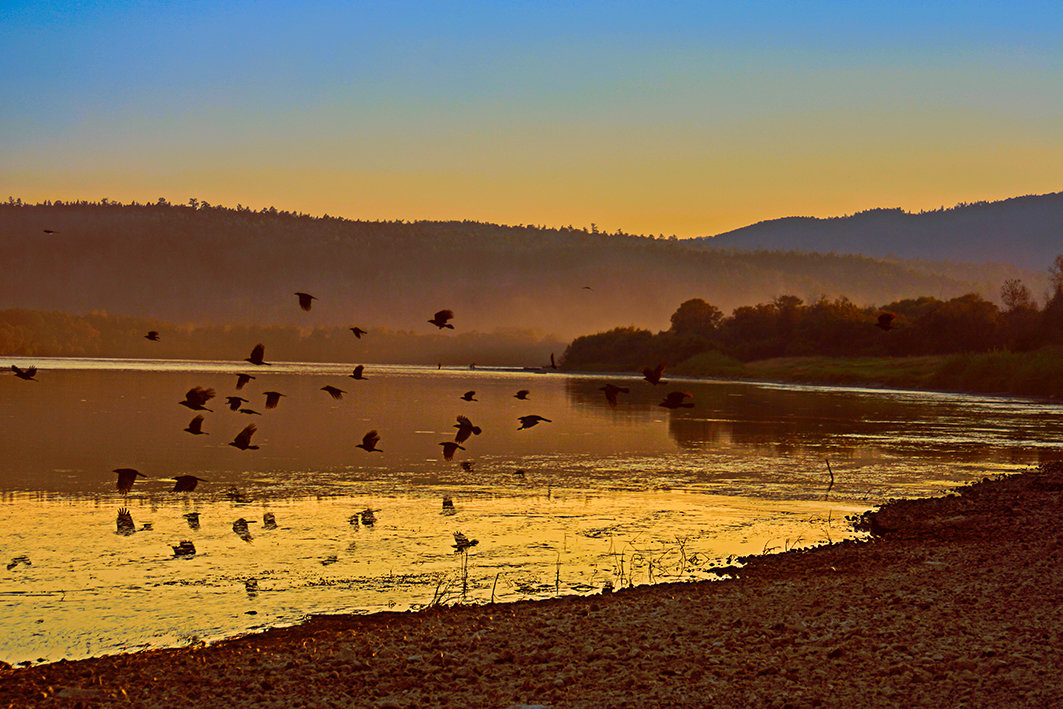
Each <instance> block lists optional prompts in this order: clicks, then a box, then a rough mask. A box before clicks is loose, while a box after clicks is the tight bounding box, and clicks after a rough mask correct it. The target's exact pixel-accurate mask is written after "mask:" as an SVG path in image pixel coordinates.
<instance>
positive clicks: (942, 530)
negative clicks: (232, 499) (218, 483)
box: [0, 463, 1063, 708]
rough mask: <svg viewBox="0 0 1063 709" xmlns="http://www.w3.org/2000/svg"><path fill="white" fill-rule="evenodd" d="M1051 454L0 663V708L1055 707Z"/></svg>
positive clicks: (1062, 639)
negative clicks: (476, 574) (843, 528)
mask: <svg viewBox="0 0 1063 709" xmlns="http://www.w3.org/2000/svg"><path fill="white" fill-rule="evenodd" d="M1061 504H1063V464H1059V463H1051V464H1045V465H1042V466H1040V467H1038V468H1035V469H1031V470H1029V471H1027V472H1024V473H1021V474H1017V475H1011V476H1007V477H1001V478H998V479H992V480H990V479H986V480H983V481H981V482H978V483H974V484H972V485H969V486H965V487H962V488H959V489H957V490H955V491H954V492H950V493H949V494H947V495H945V496H941V497H935V498H928V499H921V500H899V501H893V502H889V503H887V504H885V505H883V506H882V507H881V508H880V509H878V510H877V511H873V512H871V513H868V514H867V515H865V516H864V518H862V520H860V521H859V522H858V523H857V524H858V527H863V528H864V529H865V530H866V531H868V532H869V533H870V537H869V538H868V539H866V540H849V541H844V542H838V543H835V544H830V545H826V544H825V545H822V546H818V547H814V548H811V549H805V550H797V551H789V552H785V553H779V554H773V555H767V556H756V557H749V558H746V559H744V560H743V563H741V564H738V565H735V566H733V567H726V568H720V569H718V573H719V576H720V580H719V581H710V582H696V583H679V584H660V585H655V586H641V587H635V588H625V589H620V590H617V591H616V592H613V593H609V594H603V595H600V596H593V597H562V598H557V599H553V600H547V601H528V602H517V603H509V604H493V605H492V604H488V605H476V606H446V607H439V606H437V607H432V608H429V609H426V610H424V611H420V612H415V613H414V612H407V613H376V614H372V615H344V616H314V617H311V618H309V619H308V620H307V621H306V622H304V623H302V624H300V625H297V626H294V627H288V628H277V629H273V630H269V631H267V632H264V633H260V634H255V635H248V636H244V637H240V638H236V639H232V640H226V641H222V642H218V643H216V644H213V645H209V646H199V647H185V648H179V649H169V650H155V651H148V652H141V653H135V654H128V655H115V656H105V657H100V658H94V659H88V660H80V661H74V662H68V661H61V662H55V663H51V664H45V665H39V666H31V667H24V668H12V667H3V668H2V669H0V706H9V707H37V706H40V707H53V706H54V707H96V706H143V707H151V706H165V705H171V706H189V705H200V706H218V705H228V706H234V707H322V706H357V707H381V708H383V707H499V708H501V707H530V706H549V707H629V706H637V707H699V706H712V705H717V706H769V707H806V706H807V707H814V706H825V705H870V706H891V705H898V704H901V703H906V704H910V705H913V706H930V705H935V706H945V707H951V706H971V707H977V706H996V707H1006V706H1016V707H1019V706H1021V707H1028V706H1054V705H1058V702H1059V701H1060V700H1061V699H1063V676H1061V674H1060V673H1059V672H1058V668H1059V667H1060V665H1061V663H1063V568H1061V566H1060V563H1059V562H1060V560H1061V558H1063V543H1061V542H1063V539H1061V537H1063V535H1061V531H1060V530H1061V527H1060V518H1061V513H1060V508H1061Z"/></svg>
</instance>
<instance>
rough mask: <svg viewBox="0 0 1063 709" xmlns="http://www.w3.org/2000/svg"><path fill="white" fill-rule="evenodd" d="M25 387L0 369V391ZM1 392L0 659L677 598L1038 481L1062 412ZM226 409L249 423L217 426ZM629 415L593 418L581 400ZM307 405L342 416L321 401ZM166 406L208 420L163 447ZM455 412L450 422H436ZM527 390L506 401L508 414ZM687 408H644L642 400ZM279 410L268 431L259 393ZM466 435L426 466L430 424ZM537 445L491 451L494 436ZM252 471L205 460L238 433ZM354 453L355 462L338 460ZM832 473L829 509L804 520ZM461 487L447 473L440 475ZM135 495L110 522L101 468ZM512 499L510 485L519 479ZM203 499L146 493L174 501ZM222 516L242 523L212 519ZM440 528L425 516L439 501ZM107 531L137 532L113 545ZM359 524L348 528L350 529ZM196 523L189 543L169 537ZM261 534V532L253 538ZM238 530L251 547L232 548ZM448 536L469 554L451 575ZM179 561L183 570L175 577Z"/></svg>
mask: <svg viewBox="0 0 1063 709" xmlns="http://www.w3.org/2000/svg"><path fill="white" fill-rule="evenodd" d="M12 363H15V364H19V365H28V364H32V363H33V362H29V361H26V360H10V359H3V358H0V367H3V368H4V369H8V368H9V365H10V364H12ZM35 363H36V364H37V365H38V366H39V367H40V368H41V371H40V373H39V374H38V376H37V378H38V380H39V381H36V382H26V381H21V380H19V379H16V378H15V377H14V376H10V375H4V376H0V452H2V458H0V491H2V497H0V519H2V520H3V524H2V525H0V561H3V562H4V564H5V567H6V566H7V565H8V564H9V563H10V562H12V561H14V560H15V559H16V558H17V557H22V556H24V557H27V558H28V559H29V561H30V563H29V564H25V563H19V564H17V565H15V566H13V567H12V568H10V569H6V568H5V569H0V614H2V617H3V619H4V622H3V623H0V659H3V660H6V661H8V662H19V661H22V660H34V661H36V660H38V659H41V658H43V659H47V660H57V659H60V658H63V657H66V658H76V657H86V656H91V655H99V654H104V653H108V652H116V651H121V650H130V649H136V648H144V647H155V646H166V645H179V644H185V643H192V642H199V641H209V640H212V639H216V638H220V637H225V636H228V635H233V634H237V633H241V632H246V631H249V630H254V629H259V628H263V627H269V626H273V625H280V624H290V623H294V622H297V621H298V620H299V619H301V618H303V617H305V615H306V614H308V613H316V612H334V611H374V610H380V609H386V608H394V609H408V608H418V607H422V606H424V605H425V604H428V603H431V602H432V601H433V600H434V599H435V600H442V601H444V602H453V601H455V600H460V599H461V598H465V599H467V600H470V601H486V600H489V599H490V598H492V596H493V597H494V598H495V599H496V600H503V601H504V600H516V599H521V598H540V597H548V596H552V595H555V594H556V593H587V592H593V591H597V590H599V589H601V588H602V586H603V585H604V584H606V583H612V584H614V585H618V586H619V585H625V584H628V583H649V582H653V581H659V580H676V579H697V578H704V577H706V576H707V572H706V571H705V569H707V568H708V567H710V566H712V565H714V564H718V563H722V562H724V561H725V560H726V559H727V557H729V556H731V555H735V554H739V555H740V554H748V553H759V552H762V551H772V550H778V549H784V548H787V547H790V546H793V545H807V544H817V543H821V542H824V541H827V540H828V539H835V540H836V539H839V538H842V537H844V536H846V535H847V534H849V532H848V524H847V523H846V522H845V520H844V517H845V516H846V515H848V514H852V513H855V512H859V511H862V510H864V509H866V508H867V507H868V506H870V505H873V504H875V503H878V502H881V501H883V500H885V499H887V498H890V497H898V496H921V495H929V494H934V493H937V492H940V491H942V490H945V489H948V488H950V487H954V486H956V485H957V484H960V483H963V482H967V481H970V480H972V479H978V478H981V477H984V476H986V475H990V474H995V473H1002V472H1011V471H1015V470H1018V469H1022V468H1024V467H1027V466H1029V465H1031V464H1034V463H1037V462H1040V461H1042V460H1047V459H1052V458H1053V457H1059V455H1060V450H1061V448H1060V446H1061V444H1063V409H1061V408H1060V407H1059V406H1056V405H1052V404H1046V403H1037V402H1029V401H1021V400H1008V399H996V398H979V397H970V396H959V395H944V394H926V393H913V392H879V391H869V390H845V389H836V388H828V387H801V386H775V385H752V384H738V383H731V382H711V381H696V382H695V381H673V382H670V383H669V384H667V385H665V386H660V387H652V386H650V385H649V384H647V383H645V382H642V381H639V380H637V379H636V378H635V377H592V376H567V375H561V374H557V373H551V374H536V373H530V372H522V371H500V370H485V369H478V370H475V371H471V370H454V369H449V370H448V369H444V370H435V369H426V368H415V367H389V366H368V367H367V368H366V376H367V377H368V378H369V379H368V380H367V381H355V380H353V379H350V378H348V377H347V376H346V375H348V374H350V372H351V366H350V365H339V364H337V365H328V364H280V363H278V364H275V365H274V366H272V367H260V368H257V370H256V368H255V367H253V365H250V364H242V363H234V362H170V361H116V360H38V361H37V362H35ZM237 372H248V373H251V374H254V375H256V376H257V377H258V378H257V379H256V380H254V381H252V382H251V383H250V384H248V385H247V387H245V388H244V389H243V390H242V391H241V392H239V393H240V394H241V395H243V396H244V397H246V398H247V399H249V402H248V403H246V404H244V406H245V407H250V408H253V409H254V410H257V411H259V412H260V413H261V415H248V414H241V413H237V412H233V411H230V410H228V409H227V408H226V407H225V401H224V397H225V396H227V395H232V394H236V393H237V392H236V391H235V383H236V377H235V374H236V373H237ZM606 381H612V382H615V383H618V384H622V385H626V386H629V387H630V388H631V393H630V394H628V395H624V394H621V395H620V403H619V405H618V406H617V407H615V408H611V407H609V406H608V404H607V402H606V400H605V398H604V396H603V395H602V393H601V392H600V391H599V390H598V387H600V386H602V385H603V384H604V383H605V382H606ZM326 384H331V385H334V386H338V387H340V388H341V389H344V390H346V391H347V392H348V393H347V395H346V396H344V398H343V399H341V400H338V401H337V400H334V399H332V398H330V397H329V396H328V395H327V394H326V393H325V392H323V391H321V387H322V386H324V385H326ZM193 386H204V387H213V388H215V389H216V390H217V392H218V397H217V398H215V399H213V400H211V401H210V402H209V403H208V404H207V406H209V407H210V408H212V409H214V411H213V412H204V415H205V417H206V420H205V422H204V425H203V430H204V431H206V432H207V433H208V435H205V436H192V435H190V434H188V433H185V432H184V431H183V430H182V429H184V427H185V426H186V425H187V424H188V422H189V421H190V420H191V418H192V417H193V415H194V412H192V411H190V410H188V409H187V408H185V407H183V406H179V405H178V403H177V402H178V401H180V400H182V399H183V398H184V393H185V392H186V391H187V390H188V389H190V388H191V387H193ZM470 389H472V390H475V391H476V395H475V398H476V399H477V401H473V402H466V401H462V400H461V399H460V398H459V397H460V396H461V394H463V393H464V392H465V391H467V390H470ZM518 389H529V390H530V392H531V393H530V395H529V397H528V400H527V401H521V400H518V399H516V398H514V396H513V394H514V393H515V392H516V391H517V390H518ZM673 389H681V390H684V391H688V392H690V393H691V394H693V397H694V398H693V400H694V402H695V404H696V405H695V407H694V408H692V409H680V410H678V411H676V412H671V411H668V410H666V409H663V408H661V407H659V406H657V403H658V402H659V401H661V399H662V398H663V395H664V393H665V392H667V391H670V390H673ZM267 390H274V391H279V392H282V393H284V394H285V397H283V398H282V399H281V401H280V405H279V406H278V407H277V408H276V409H272V410H267V409H265V406H264V395H263V392H264V391H267ZM458 414H464V415H466V416H468V417H469V418H470V419H472V421H473V423H475V424H476V425H478V426H481V427H482V428H483V433H482V435H479V436H473V437H472V438H470V439H469V440H468V441H466V442H465V444H464V445H465V447H466V448H467V450H466V451H460V450H459V451H458V452H457V454H456V456H455V458H454V460H453V461H450V462H447V461H444V460H443V458H442V453H441V447H440V446H439V445H438V444H439V443H440V442H441V441H445V440H451V439H452V438H453V434H454V432H455V429H454V428H453V424H454V423H455V420H456V416H457V415H458ZM526 414H538V415H541V416H545V417H546V418H548V419H551V420H552V422H551V423H542V424H540V425H538V426H536V427H534V428H530V429H527V430H522V431H518V430H517V428H518V422H517V417H519V416H522V415H526ZM249 422H254V423H256V424H257V426H258V429H259V430H258V432H257V433H256V434H255V436H254V439H253V441H252V442H253V443H255V444H257V445H259V446H260V449H259V450H248V451H240V450H237V449H236V448H234V447H231V446H229V445H227V444H228V442H229V441H231V440H232V439H233V436H234V435H235V434H236V433H237V432H238V431H239V430H240V429H242V428H243V427H244V426H245V425H247V423H249ZM370 429H377V430H378V431H379V432H380V436H381V440H380V443H379V447H380V448H381V449H382V450H383V452H382V453H366V452H365V451H363V450H360V449H358V448H356V447H355V444H356V443H358V442H360V440H361V438H362V436H363V434H364V433H365V432H366V431H368V430H370ZM828 458H829V460H830V462H831V466H832V468H833V471H834V476H835V484H834V487H833V489H832V490H831V492H830V495H829V496H828V498H827V499H826V500H824V495H825V492H826V490H827V484H828V480H829V477H828V474H827V470H826V464H825V462H824V461H825V459H828ZM462 462H465V463H468V464H470V468H471V469H464V468H463V467H462V466H461V463H462ZM121 467H130V468H136V469H138V470H140V471H141V472H142V473H144V474H145V475H146V476H148V477H147V478H142V479H140V480H138V482H137V483H136V484H135V486H134V487H133V490H132V492H131V493H130V494H129V495H127V496H123V495H120V494H119V493H118V492H117V491H116V490H115V479H116V476H115V474H114V473H113V472H111V471H112V469H114V468H121ZM518 471H522V472H520V473H518ZM181 474H194V475H197V476H199V477H202V478H206V479H207V482H203V483H201V484H200V486H199V488H198V489H197V490H196V491H195V492H193V493H174V492H171V488H172V486H173V480H172V478H173V476H175V475H181ZM233 488H235V489H237V490H238V491H239V492H240V495H241V499H242V500H246V501H236V500H233V499H231V495H230V494H229V493H230V490H231V489H233ZM444 496H449V497H451V498H452V499H453V501H454V507H455V510H454V513H453V514H448V515H444V514H442V512H443V510H442V500H443V497H444ZM121 507H126V508H128V509H129V511H130V514H131V515H132V517H133V520H134V522H135V524H136V528H137V531H136V532H135V533H133V534H131V535H128V536H122V535H119V534H117V533H116V530H117V527H116V517H117V513H118V509H119V508H121ZM366 508H371V509H373V510H375V514H376V518H377V521H376V523H375V524H374V525H373V526H371V527H366V526H363V525H361V524H354V525H352V524H351V523H350V521H349V519H350V517H351V516H352V514H354V513H355V512H358V511H360V510H364V509H366ZM189 512H198V513H199V520H200V526H199V528H198V529H193V528H191V527H190V525H189V523H188V521H187V519H186V517H185V515H186V514H187V513H189ZM267 512H271V513H273V514H274V515H275V517H276V520H277V528H276V529H265V528H264V525H263V523H262V519H263V514H265V513H267ZM241 517H242V518H245V519H248V520H253V521H254V523H252V524H251V525H250V532H251V537H252V538H251V539H250V541H244V540H242V539H241V538H240V537H239V536H237V534H236V533H234V531H233V529H232V523H233V522H234V521H235V520H236V519H238V518H241ZM145 525H148V526H149V527H150V528H145ZM454 532H462V533H463V534H465V535H467V536H468V537H469V538H472V539H477V540H479V544H478V545H477V546H475V547H473V548H472V549H471V550H470V551H469V552H468V555H467V559H466V558H465V557H463V555H461V554H456V553H455V552H454V550H453V548H452V545H453V543H454V537H453V534H454ZM184 540H187V541H191V542H193V544H194V545H195V548H196V551H197V553H196V555H195V556H193V557H191V558H175V557H174V554H173V551H172V547H173V546H176V545H177V544H179V543H180V542H181V541H184Z"/></svg>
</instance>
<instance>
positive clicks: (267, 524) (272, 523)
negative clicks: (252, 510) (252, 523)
mask: <svg viewBox="0 0 1063 709" xmlns="http://www.w3.org/2000/svg"><path fill="white" fill-rule="evenodd" d="M276 528H277V518H276V517H275V516H274V515H273V513H272V512H266V513H264V514H263V515H262V529H276Z"/></svg>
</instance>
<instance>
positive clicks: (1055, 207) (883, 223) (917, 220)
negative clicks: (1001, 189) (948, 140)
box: [698, 192, 1063, 269]
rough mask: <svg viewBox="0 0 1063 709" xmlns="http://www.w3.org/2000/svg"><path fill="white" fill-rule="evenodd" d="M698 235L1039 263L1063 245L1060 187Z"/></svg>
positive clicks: (761, 244) (739, 244) (756, 243)
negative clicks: (942, 205)
mask: <svg viewBox="0 0 1063 709" xmlns="http://www.w3.org/2000/svg"><path fill="white" fill-rule="evenodd" d="M698 241H700V242H701V243H702V244H705V245H707V246H719V247H726V248H739V249H797V250H801V251H808V252H820V253H830V252H833V253H839V254H863V255H865V256H879V257H883V256H894V257H898V258H903V259H940V260H953V261H967V262H975V263H979V262H986V261H996V262H999V263H1010V264H1014V265H1016V266H1019V267H1020V268H1028V269H1043V268H1044V267H1045V264H1048V263H1051V262H1052V259H1053V258H1055V257H1056V255H1057V254H1058V253H1059V252H1060V250H1061V248H1063V192H1055V193H1053V194H1046V195H1031V196H1026V197H1015V198H1012V199H1006V200H1003V201H1000V202H977V203H975V204H960V205H957V206H955V207H952V208H951V209H939V210H936V211H932V212H920V213H918V214H912V213H909V212H905V211H902V210H900V209H871V210H868V211H866V212H859V213H857V214H853V215H851V216H847V217H834V218H830V219H817V218H814V217H787V218H784V219H773V220H771V221H765V222H758V223H757V224H753V225H751V226H747V227H743V228H741V229H735V230H734V231H729V232H726V233H724V234H717V235H716V236H714V237H704V238H702V239H699V240H698Z"/></svg>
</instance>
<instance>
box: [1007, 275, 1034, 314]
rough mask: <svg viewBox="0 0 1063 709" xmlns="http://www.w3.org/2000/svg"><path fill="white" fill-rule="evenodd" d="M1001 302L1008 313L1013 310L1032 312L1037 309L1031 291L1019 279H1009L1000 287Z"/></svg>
mask: <svg viewBox="0 0 1063 709" xmlns="http://www.w3.org/2000/svg"><path fill="white" fill-rule="evenodd" d="M1000 302H1002V303H1003V304H1004V310H1005V311H1006V312H1009V313H1010V312H1012V311H1013V310H1032V309H1034V308H1035V305H1034V302H1033V296H1031V295H1030V289H1029V288H1027V287H1026V285H1025V284H1024V283H1023V282H1022V280H1021V279H1018V278H1009V279H1008V280H1006V281H1004V285H1002V286H1001V287H1000Z"/></svg>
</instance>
